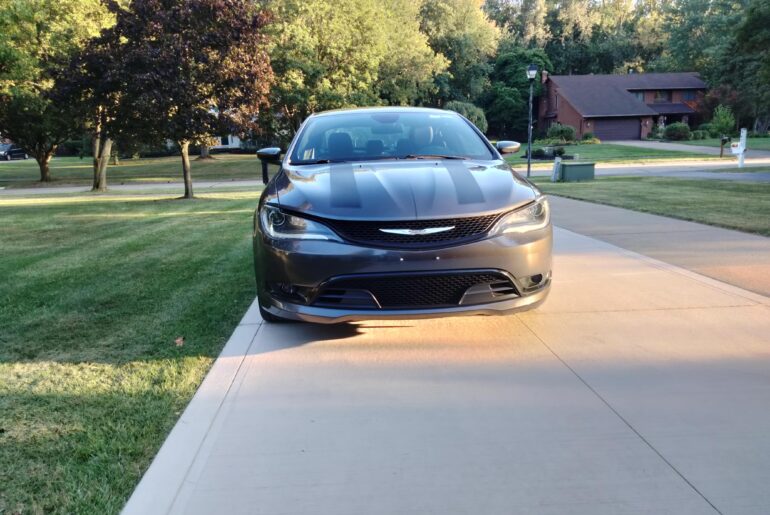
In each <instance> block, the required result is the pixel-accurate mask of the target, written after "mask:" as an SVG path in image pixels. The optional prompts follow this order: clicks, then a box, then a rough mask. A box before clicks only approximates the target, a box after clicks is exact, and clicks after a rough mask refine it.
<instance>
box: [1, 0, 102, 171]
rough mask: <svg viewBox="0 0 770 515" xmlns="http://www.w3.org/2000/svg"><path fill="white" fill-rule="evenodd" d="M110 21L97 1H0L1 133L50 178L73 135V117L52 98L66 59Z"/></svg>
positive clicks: (75, 130)
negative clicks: (58, 153) (56, 157)
mask: <svg viewBox="0 0 770 515" xmlns="http://www.w3.org/2000/svg"><path fill="white" fill-rule="evenodd" d="M110 23H112V17H111V16H110V14H109V13H108V12H107V10H106V9H105V8H104V6H103V5H102V4H101V2H100V1H99V0H59V1H57V2H52V1H50V0H25V1H24V2H11V1H4V2H2V3H0V48H2V50H0V133H1V134H3V136H5V137H8V138H10V139H12V140H13V141H14V142H15V143H17V144H19V145H21V146H22V147H24V148H26V149H27V151H28V152H29V153H30V154H31V155H32V156H33V157H34V158H35V160H36V161H37V163H38V166H39V168H40V180H41V181H50V180H52V177H51V172H50V167H49V163H50V160H51V157H52V156H53V155H54V153H55V152H56V148H57V147H58V146H59V145H60V144H61V143H62V142H64V141H66V140H67V139H69V138H70V137H71V136H74V135H76V134H77V133H78V130H79V125H78V123H77V122H78V117H77V116H76V114H75V113H73V112H72V111H71V109H70V107H71V106H70V105H68V104H67V103H60V102H55V101H54V100H53V99H52V88H53V87H54V77H55V75H56V74H57V73H58V72H59V70H60V69H61V68H62V66H64V65H65V64H66V62H67V60H68V58H69V56H70V55H71V54H72V53H73V52H75V51H76V50H77V49H78V48H80V47H81V46H82V45H83V44H84V42H85V41H86V40H87V39H88V38H90V37H92V36H93V35H95V34H97V33H98V31H99V30H100V29H101V28H102V27H105V26H108V25H109V24H110Z"/></svg>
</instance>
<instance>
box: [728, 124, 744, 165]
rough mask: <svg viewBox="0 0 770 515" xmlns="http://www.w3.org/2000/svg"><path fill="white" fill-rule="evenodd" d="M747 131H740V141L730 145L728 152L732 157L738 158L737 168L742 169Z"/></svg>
mask: <svg viewBox="0 0 770 515" xmlns="http://www.w3.org/2000/svg"><path fill="white" fill-rule="evenodd" d="M748 132H749V131H748V129H741V139H740V141H738V142H735V143H732V144H731V145H730V152H732V154H733V155H734V156H738V168H743V158H744V156H745V155H746V150H747V149H746V138H747V136H748Z"/></svg>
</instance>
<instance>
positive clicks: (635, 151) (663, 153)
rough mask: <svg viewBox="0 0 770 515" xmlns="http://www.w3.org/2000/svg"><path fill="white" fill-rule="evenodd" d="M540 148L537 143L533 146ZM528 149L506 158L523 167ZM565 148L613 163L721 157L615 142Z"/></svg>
mask: <svg viewBox="0 0 770 515" xmlns="http://www.w3.org/2000/svg"><path fill="white" fill-rule="evenodd" d="M532 148H533V149H536V148H538V146H537V145H533V146H532ZM525 150H526V143H525V144H523V145H522V150H521V151H519V153H517V154H514V156H512V157H507V158H506V159H507V160H508V161H509V162H510V163H511V164H513V165H514V166H516V168H517V169H521V167H522V165H523V166H526V165H527V159H526V158H522V157H521V156H522V155H524V152H525ZM564 150H565V151H566V153H567V154H568V155H575V154H577V155H578V156H579V159H580V160H581V161H594V162H597V163H600V162H613V163H644V162H647V161H659V160H661V159H671V160H678V159H719V157H717V156H711V155H706V154H700V153H697V152H679V151H675V150H658V149H651V148H638V147H631V146H627V145H615V144H613V143H600V144H598V145H564ZM532 163H533V164H536V163H537V164H541V163H543V161H538V160H533V161H532ZM552 164H553V162H552V161H548V162H547V164H546V166H552Z"/></svg>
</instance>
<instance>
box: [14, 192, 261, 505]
mask: <svg viewBox="0 0 770 515" xmlns="http://www.w3.org/2000/svg"><path fill="white" fill-rule="evenodd" d="M257 197H258V191H240V192H221V193H212V194H207V195H205V196H203V197H202V198H199V199H197V200H193V201H184V200H175V199H174V197H173V196H172V195H158V194H154V195H107V196H91V195H67V196H46V197H43V198H10V197H0V249H2V259H0V278H2V280H0V513H8V514H10V513H61V514H71V513H89V514H90V513H94V514H108V513H117V512H119V511H120V509H121V507H122V506H123V504H124V503H125V501H126V500H127V498H128V496H129V495H130V493H131V491H132V489H133V488H134V486H135V485H136V483H137V481H138V480H139V478H140V477H141V474H142V473H143V472H144V470H145V469H146V468H147V466H148V465H149V463H150V461H151V459H152V457H153V456H154V455H155V453H156V452H157V450H158V448H159V447H160V445H161V443H162V441H163V439H164V438H165V436H166V435H167V433H168V431H169V430H170V429H171V427H172V426H173V424H174V423H175V421H176V420H177V418H178V416H179V414H180V413H181V411H182V410H183V409H184V407H185V405H186V404H187V402H188V401H189V399H190V398H191V396H192V395H193V393H194V392H195V389H196V388H197V386H198V385H199V384H200V382H201V380H202V378H203V377H204V375H205V374H206V372H207V370H208V368H209V366H210V364H211V363H212V361H213V359H214V357H215V356H216V355H217V354H218V352H219V351H220V349H221V347H222V346H223V344H224V342H225V341H226V340H227V339H228V337H229V335H230V334H231V333H232V331H233V329H234V328H235V326H236V325H237V323H238V321H239V320H240V318H241V317H242V315H243V314H244V312H245V311H246V309H247V307H248V306H249V304H250V302H251V301H252V299H253V298H254V294H255V289H254V274H253V267H252V255H251V246H250V235H251V230H252V213H253V209H254V207H255V205H256V202H257ZM178 338H183V339H184V340H183V342H182V340H179V341H180V343H181V344H177V343H176V341H177V339H178Z"/></svg>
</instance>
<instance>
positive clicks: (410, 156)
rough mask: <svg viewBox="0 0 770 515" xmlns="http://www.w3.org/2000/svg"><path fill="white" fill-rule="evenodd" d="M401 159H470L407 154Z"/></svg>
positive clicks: (441, 155)
mask: <svg viewBox="0 0 770 515" xmlns="http://www.w3.org/2000/svg"><path fill="white" fill-rule="evenodd" d="M399 159H463V160H465V159H468V158H467V157H463V156H445V155H443V154H407V155H405V156H404V157H400V158H399Z"/></svg>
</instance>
